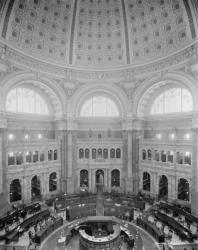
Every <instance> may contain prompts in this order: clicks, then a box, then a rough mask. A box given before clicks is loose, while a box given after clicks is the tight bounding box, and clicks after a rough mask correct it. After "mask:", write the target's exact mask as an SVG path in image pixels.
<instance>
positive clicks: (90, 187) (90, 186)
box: [88, 168, 92, 192]
mask: <svg viewBox="0 0 198 250" xmlns="http://www.w3.org/2000/svg"><path fill="white" fill-rule="evenodd" d="M88 171H89V172H88V173H89V192H91V190H92V178H91V169H90V168H88Z"/></svg>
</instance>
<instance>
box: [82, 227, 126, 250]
mask: <svg viewBox="0 0 198 250" xmlns="http://www.w3.org/2000/svg"><path fill="white" fill-rule="evenodd" d="M113 230H114V232H113V234H110V235H108V236H104V237H95V236H90V235H88V234H87V233H86V232H85V230H79V233H80V240H79V244H80V248H79V249H80V250H94V249H104V250H106V249H108V250H112V249H113V250H119V249H120V244H121V243H120V237H119V236H120V231H121V230H120V226H119V225H114V226H113Z"/></svg>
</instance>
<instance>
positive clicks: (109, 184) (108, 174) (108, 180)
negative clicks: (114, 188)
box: [107, 169, 111, 192]
mask: <svg viewBox="0 0 198 250" xmlns="http://www.w3.org/2000/svg"><path fill="white" fill-rule="evenodd" d="M107 191H108V192H109V191H111V171H110V169H107Z"/></svg>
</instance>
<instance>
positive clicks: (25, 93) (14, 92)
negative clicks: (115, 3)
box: [6, 87, 49, 115]
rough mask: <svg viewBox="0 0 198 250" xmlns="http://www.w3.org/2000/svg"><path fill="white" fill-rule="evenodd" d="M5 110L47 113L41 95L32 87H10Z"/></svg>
mask: <svg viewBox="0 0 198 250" xmlns="http://www.w3.org/2000/svg"><path fill="white" fill-rule="evenodd" d="M6 110H7V111H11V112H20V113H31V114H42V115H48V114H49V111H48V107H47V104H46V102H45V100H44V98H43V97H41V96H40V95H39V94H38V93H36V92H35V91H34V90H32V89H28V88H21V87H20V88H14V89H11V90H10V92H9V93H8V95H7V98H6Z"/></svg>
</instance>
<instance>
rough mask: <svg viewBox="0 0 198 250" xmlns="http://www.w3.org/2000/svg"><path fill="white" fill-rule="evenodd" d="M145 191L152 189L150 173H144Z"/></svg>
mask: <svg viewBox="0 0 198 250" xmlns="http://www.w3.org/2000/svg"><path fill="white" fill-rule="evenodd" d="M142 188H143V190H145V191H149V192H150V189H151V178H150V174H149V173H148V172H144V173H143V187H142Z"/></svg>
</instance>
